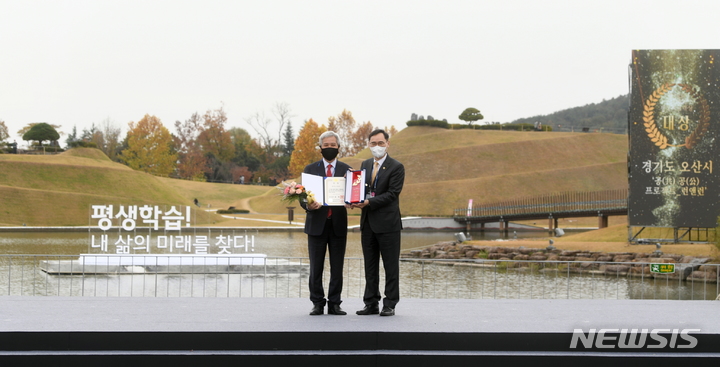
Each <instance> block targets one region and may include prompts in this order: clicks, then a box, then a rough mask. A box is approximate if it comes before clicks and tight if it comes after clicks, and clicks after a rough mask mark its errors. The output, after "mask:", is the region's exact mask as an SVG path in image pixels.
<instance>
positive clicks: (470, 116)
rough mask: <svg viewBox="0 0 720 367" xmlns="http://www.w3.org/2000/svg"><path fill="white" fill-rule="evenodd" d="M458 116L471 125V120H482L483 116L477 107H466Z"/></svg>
mask: <svg viewBox="0 0 720 367" xmlns="http://www.w3.org/2000/svg"><path fill="white" fill-rule="evenodd" d="M458 118H459V119H460V120H463V121H465V122H467V123H468V125H472V123H473V122H475V121H478V120H482V119H484V118H485V117H484V116H483V115H482V113H480V111H479V110H478V109H477V108H473V107H468V108H466V109H465V111H463V112H462V113H461V114H460V116H458Z"/></svg>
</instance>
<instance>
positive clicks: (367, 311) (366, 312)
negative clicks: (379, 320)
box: [355, 305, 380, 315]
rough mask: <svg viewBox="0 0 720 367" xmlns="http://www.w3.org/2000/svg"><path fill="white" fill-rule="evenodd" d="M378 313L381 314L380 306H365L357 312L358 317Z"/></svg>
mask: <svg viewBox="0 0 720 367" xmlns="http://www.w3.org/2000/svg"><path fill="white" fill-rule="evenodd" d="M378 313H380V309H379V308H378V305H365V308H363V309H362V310H360V311H356V312H355V314H357V315H377V314H378Z"/></svg>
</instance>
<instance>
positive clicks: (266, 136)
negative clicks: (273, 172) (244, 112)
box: [245, 112, 275, 149]
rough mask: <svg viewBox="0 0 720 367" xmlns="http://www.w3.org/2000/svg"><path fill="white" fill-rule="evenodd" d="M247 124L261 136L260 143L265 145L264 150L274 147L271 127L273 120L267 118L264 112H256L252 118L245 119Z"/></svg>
mask: <svg viewBox="0 0 720 367" xmlns="http://www.w3.org/2000/svg"><path fill="white" fill-rule="evenodd" d="M245 122H247V123H248V125H250V127H252V128H253V130H255V132H256V133H258V135H260V142H261V143H262V145H263V148H265V149H270V148H272V147H273V145H275V144H273V141H274V140H273V138H272V135H270V134H271V132H270V131H271V126H272V120H270V119H269V118H266V117H265V113H264V112H255V114H253V115H252V116H250V117H247V118H245Z"/></svg>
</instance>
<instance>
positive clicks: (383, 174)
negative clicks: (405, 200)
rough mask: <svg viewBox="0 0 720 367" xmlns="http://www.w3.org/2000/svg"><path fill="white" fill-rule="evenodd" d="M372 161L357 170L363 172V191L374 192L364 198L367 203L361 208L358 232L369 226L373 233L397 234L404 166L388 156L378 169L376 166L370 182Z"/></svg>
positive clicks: (399, 223)
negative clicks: (374, 174)
mask: <svg viewBox="0 0 720 367" xmlns="http://www.w3.org/2000/svg"><path fill="white" fill-rule="evenodd" d="M374 161H375V159H374V158H370V159H368V160H366V161H363V163H362V165H361V169H365V176H366V178H365V192H366V193H371V192H373V191H374V192H375V196H374V197H368V200H369V202H370V204H369V205H368V206H366V207H364V208H363V209H362V216H361V217H360V229H361V230H362V229H363V228H364V226H366V225H369V226H370V229H371V230H372V231H373V232H375V233H388V232H393V231H400V230H402V220H401V219H400V217H401V216H400V192H401V191H402V188H403V184H404V183H405V166H403V165H402V163H400V162H398V161H396V160H395V159H392V158H390V156H389V155H388V156H387V158H385V162H383V164H382V166H380V167H378V173H377V177H375V182H374V183H373V182H370V181H371V178H372V171H373V163H374Z"/></svg>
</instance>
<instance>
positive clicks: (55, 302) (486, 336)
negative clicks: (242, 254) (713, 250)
mask: <svg viewBox="0 0 720 367" xmlns="http://www.w3.org/2000/svg"><path fill="white" fill-rule="evenodd" d="M342 306H343V308H344V309H345V310H346V311H348V315H347V316H335V315H322V316H309V315H308V312H309V311H310V308H311V304H310V302H309V301H308V300H304V299H287V298H120V297H103V298H99V297H98V298H90V297H85V298H83V297H0V366H13V365H21V364H22V365H37V366H60V365H62V366H70V365H72V366H90V365H103V366H105V365H133V366H150V365H153V366H158V365H159V364H162V365H166V363H172V365H173V366H179V365H183V366H184V365H199V366H205V365H211V364H216V363H232V364H234V365H237V364H238V363H263V364H264V365H293V366H295V365H311V364H313V365H317V364H319V363H339V364H342V366H355V365H358V366H389V365H394V366H398V365H399V366H405V365H413V366H446V365H449V366H470V365H473V366H477V365H480V364H486V363H503V364H506V365H524V366H527V365H528V364H537V363H543V364H544V363H552V364H555V365H574V366H577V365H578V364H579V363H582V364H593V365H595V364H598V365H599V364H605V365H606V364H608V363H612V364H613V365H632V366H645V365H647V366H658V365H660V364H665V363H683V362H689V363H697V362H706V361H710V360H711V359H712V361H711V362H714V363H717V362H718V361H719V360H720V359H719V357H720V312H718V311H720V302H718V301H654V300H507V299H502V300H458V299H449V300H439V299H403V300H401V302H400V304H398V307H397V315H396V316H392V317H380V316H377V315H373V316H357V315H355V311H356V310H358V309H360V308H362V302H361V301H360V300H359V299H349V300H346V301H345V302H344V303H343V305H342ZM593 329H594V332H595V334H594V335H592V331H593ZM623 329H628V333H631V332H632V329H638V333H639V334H641V333H642V332H643V331H642V330H643V329H647V332H646V333H645V338H644V339H643V338H642V335H632V337H633V338H631V339H630V340H628V339H629V338H628V335H627V334H621V331H622V330H623ZM575 330H577V331H578V332H577V333H576V336H575V337H573V332H574V331H575ZM580 335H581V336H582V337H581V336H580ZM620 340H622V342H621V341H620ZM573 343H574V344H575V346H574V348H573V347H572V344H573ZM627 343H630V344H632V345H631V347H626V348H624V346H626V344H627ZM663 344H664V346H663ZM688 347H690V348H688Z"/></svg>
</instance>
